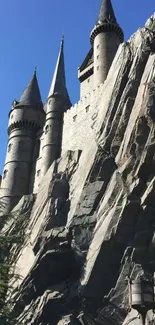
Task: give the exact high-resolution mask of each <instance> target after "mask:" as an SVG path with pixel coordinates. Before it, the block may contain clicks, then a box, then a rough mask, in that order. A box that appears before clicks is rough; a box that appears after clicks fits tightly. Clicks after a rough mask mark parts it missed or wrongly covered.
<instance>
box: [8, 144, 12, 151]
mask: <svg viewBox="0 0 155 325" xmlns="http://www.w3.org/2000/svg"><path fill="white" fill-rule="evenodd" d="M11 147H12V143H10V144H9V145H8V152H10V151H11Z"/></svg>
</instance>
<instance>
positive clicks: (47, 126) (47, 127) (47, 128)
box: [45, 125, 49, 134]
mask: <svg viewBox="0 0 155 325" xmlns="http://www.w3.org/2000/svg"><path fill="white" fill-rule="evenodd" d="M48 131H49V125H46V126H45V134H46V133H48Z"/></svg>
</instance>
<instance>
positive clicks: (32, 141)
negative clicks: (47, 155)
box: [0, 71, 45, 212]
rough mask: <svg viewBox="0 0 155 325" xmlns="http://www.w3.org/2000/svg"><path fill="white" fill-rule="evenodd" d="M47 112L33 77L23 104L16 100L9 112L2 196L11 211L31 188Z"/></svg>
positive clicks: (23, 97) (25, 93) (6, 210)
mask: <svg viewBox="0 0 155 325" xmlns="http://www.w3.org/2000/svg"><path fill="white" fill-rule="evenodd" d="M44 120H45V112H44V110H43V104H42V100H41V96H40V90H39V86H38V81H37V77H36V71H35V72H34V74H33V77H32V79H31V80H30V82H29V84H28V86H27V87H26V89H25V90H24V92H23V94H22V96H21V98H20V100H19V101H14V102H13V105H12V108H11V111H10V113H9V125H8V135H9V141H8V147H7V154H6V160H5V165H4V171H3V175H2V183H1V190H0V197H1V200H3V201H4V202H5V203H6V209H5V212H9V211H10V210H11V209H12V208H13V207H14V206H15V205H16V204H17V202H18V201H19V199H20V198H21V197H22V196H23V195H24V194H28V193H29V191H31V189H30V188H29V186H30V179H31V173H32V165H33V159H34V152H35V150H36V140H37V132H38V131H39V130H40V129H41V128H43V125H44Z"/></svg>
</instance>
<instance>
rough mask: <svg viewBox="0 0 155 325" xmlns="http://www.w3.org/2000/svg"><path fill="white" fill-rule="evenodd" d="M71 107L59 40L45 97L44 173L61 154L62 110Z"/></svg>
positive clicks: (62, 46) (62, 50)
mask: <svg viewBox="0 0 155 325" xmlns="http://www.w3.org/2000/svg"><path fill="white" fill-rule="evenodd" d="M70 107H71V102H70V99H69V95H68V91H67V88H66V78H65V65H64V40H63V39H62V41H61V46H60V52H59V55H58V60H57V64H56V68H55V72H54V76H53V81H52V84H51V88H50V91H49V94H48V98H47V110H46V122H45V128H44V145H43V150H42V168H43V170H44V172H43V174H45V173H46V172H47V170H48V168H49V167H50V165H51V164H52V162H53V161H54V160H56V159H58V158H59V157H60V155H61V146H62V131H63V117H64V112H65V111H66V110H67V109H69V108H70Z"/></svg>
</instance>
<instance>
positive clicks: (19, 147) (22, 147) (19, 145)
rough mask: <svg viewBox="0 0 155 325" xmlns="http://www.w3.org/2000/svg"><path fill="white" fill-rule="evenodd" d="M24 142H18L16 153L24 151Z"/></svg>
mask: <svg viewBox="0 0 155 325" xmlns="http://www.w3.org/2000/svg"><path fill="white" fill-rule="evenodd" d="M24 146H25V142H24V141H19V143H18V152H20V153H22V152H23V151H24Z"/></svg>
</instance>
